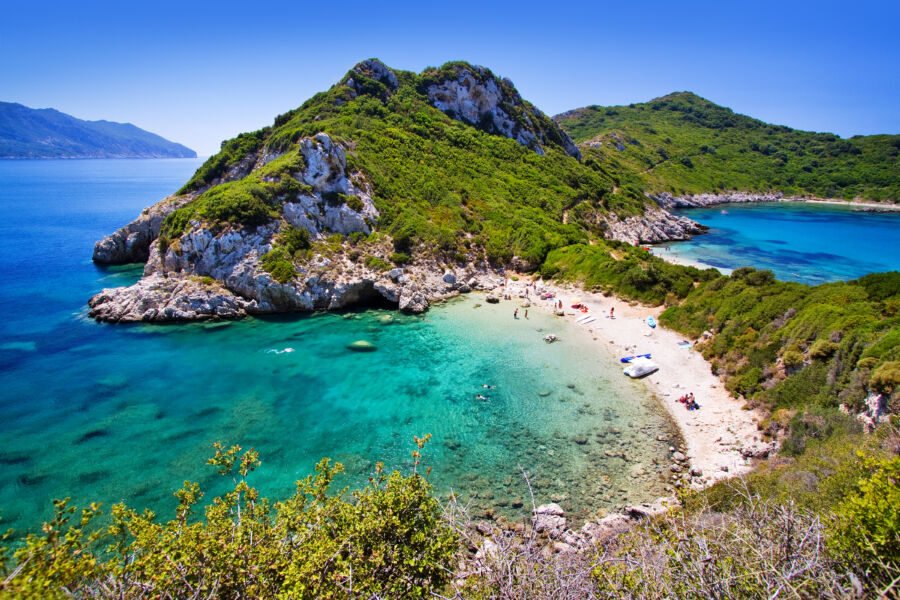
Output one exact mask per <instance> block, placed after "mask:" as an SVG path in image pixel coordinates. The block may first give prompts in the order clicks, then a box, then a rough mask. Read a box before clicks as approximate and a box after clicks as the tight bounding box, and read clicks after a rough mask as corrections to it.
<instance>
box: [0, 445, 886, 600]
mask: <svg viewBox="0 0 900 600" xmlns="http://www.w3.org/2000/svg"><path fill="white" fill-rule="evenodd" d="M427 439H428V436H426V437H425V438H416V440H415V441H416V443H417V446H418V448H417V449H416V450H415V451H414V452H413V461H412V472H411V473H409V474H408V475H402V474H400V473H399V472H396V471H395V472H393V473H391V474H387V473H385V472H384V470H383V468H382V466H381V465H380V464H379V465H377V467H376V469H375V472H374V473H373V476H372V477H371V478H370V481H369V484H368V485H366V486H365V487H364V488H363V489H361V490H358V491H354V492H352V493H348V491H347V490H346V489H344V490H337V491H335V490H334V481H335V478H336V477H338V476H339V475H340V473H341V471H342V467H341V465H339V464H334V465H332V464H331V463H330V461H328V459H323V460H322V461H321V462H320V463H319V465H318V466H317V467H316V473H315V475H311V476H308V477H306V478H305V479H303V480H302V481H298V482H297V491H296V493H295V494H294V495H292V496H291V497H289V498H287V499H284V500H282V501H278V502H272V501H269V500H267V499H265V498H263V497H261V495H260V492H259V490H257V489H256V488H254V487H252V486H251V485H250V483H249V482H248V477H249V476H250V474H251V473H252V472H253V470H254V469H255V468H256V467H257V466H258V465H259V463H260V461H259V455H258V453H257V452H256V451H254V450H253V449H251V450H249V451H246V452H242V449H241V448H240V447H239V446H233V447H231V448H227V449H226V448H223V447H222V446H221V445H219V444H216V445H215V456H214V457H213V458H211V459H210V460H209V461H208V464H209V465H211V466H212V467H214V468H215V469H216V470H217V471H218V473H219V474H220V475H222V476H224V477H226V478H229V479H230V480H231V481H232V484H233V487H232V489H231V491H229V492H228V493H226V494H224V495H222V496H219V497H217V498H215V499H214V500H213V502H212V503H209V504H207V505H206V506H205V508H204V509H203V510H202V513H201V511H200V510H199V506H200V502H201V500H202V498H203V493H202V491H201V490H200V487H199V485H198V484H196V483H192V482H185V484H184V486H183V487H182V488H181V489H179V490H178V491H177V492H175V497H176V498H177V499H178V502H179V503H178V507H177V508H176V510H175V514H174V515H173V517H172V519H171V520H169V521H167V522H160V521H159V520H158V519H157V517H156V515H154V514H153V513H152V512H149V511H144V512H138V511H136V510H134V509H130V508H127V507H126V506H124V505H116V506H114V507H113V509H112V512H111V515H110V519H109V521H110V524H109V525H108V526H105V527H104V526H100V525H98V524H97V523H98V517H99V515H100V507H99V506H98V505H96V504H94V505H91V506H90V507H88V508H86V509H84V510H82V511H81V512H80V513H79V512H78V511H77V510H76V508H75V507H71V506H69V505H68V501H67V500H60V501H57V502H56V503H55V506H56V514H55V516H54V518H53V519H52V520H50V521H49V522H47V523H45V524H44V527H43V532H42V533H40V534H31V535H28V536H26V537H25V538H22V539H20V540H18V541H17V542H15V544H14V546H13V547H12V548H8V547H4V548H2V549H0V578H2V579H0V596H2V597H9V598H69V597H77V598H103V599H113V598H118V599H136V598H165V599H170V598H171V599H175V598H273V599H274V598H310V599H312V598H348V597H350V598H352V597H366V598H375V597H378V598H384V597H390V598H455V599H458V600H469V599H471V600H478V599H484V598H494V599H508V600H514V599H516V600H517V599H519V598H536V599H547V600H551V599H553V600H556V599H573V600H574V599H576V598H578V599H581V598H610V599H612V598H657V597H659V598H662V597H666V598H676V599H677V598H685V599H687V598H736V599H743V598H747V599H750V598H772V597H776V596H777V597H784V598H796V599H800V598H813V597H815V598H851V597H857V598H859V597H867V596H868V597H871V596H874V595H875V594H879V593H880V594H883V595H884V596H885V597H887V596H888V595H889V594H891V593H892V590H893V591H896V587H895V586H896V585H897V582H898V581H900V579H898V577H900V537H898V531H900V529H898V519H900V508H898V507H900V491H898V490H900V488H898V484H897V479H898V477H900V458H898V457H897V455H896V451H897V444H898V439H900V438H898V437H897V435H896V432H894V431H892V430H889V429H884V428H883V429H881V430H880V431H879V433H878V435H876V436H874V437H871V438H869V440H868V441H867V443H866V444H864V446H865V447H866V449H867V450H869V451H870V454H869V455H868V456H867V458H860V459H858V460H856V461H846V460H845V461H844V462H842V463H838V464H837V465H836V466H835V465H832V468H831V470H830V471H829V472H828V474H827V475H824V476H823V477H822V479H821V480H819V481H818V482H817V484H816V485H815V486H814V487H815V488H816V489H815V490H812V489H810V490H806V491H804V490H802V489H801V490H799V491H798V493H797V494H795V495H793V496H790V497H789V498H787V499H782V498H781V497H780V496H779V495H778V494H777V493H770V494H769V495H768V496H766V497H764V496H761V495H760V494H759V492H758V491H755V488H760V487H764V486H762V485H761V484H764V483H765V482H766V481H767V480H768V481H769V482H771V481H773V480H774V481H776V482H777V483H778V484H779V485H781V489H782V490H784V489H787V488H786V485H785V484H784V479H785V477H784V476H783V471H784V469H782V470H781V472H779V471H778V469H779V468H778V467H774V468H773V470H770V471H765V470H764V471H761V472H760V473H758V474H755V475H753V476H752V477H753V479H752V480H751V481H750V482H749V483H747V482H738V483H737V484H734V483H723V484H720V485H719V486H717V487H715V488H712V490H710V491H708V492H705V493H702V494H693V495H688V496H685V497H683V501H684V506H683V508H679V509H674V510H672V511H671V512H670V513H668V514H665V515H662V516H660V517H653V518H650V519H648V520H647V521H645V522H643V523H642V524H641V525H640V526H637V527H635V528H633V529H631V530H630V531H626V532H624V533H622V534H620V535H618V536H615V535H608V536H607V537H605V538H603V539H602V540H598V543H596V544H594V545H592V546H589V547H587V548H584V549H582V550H581V551H579V552H576V553H571V552H567V551H566V552H560V553H554V552H552V551H550V549H551V548H552V540H548V539H547V538H546V537H544V536H543V535H539V534H537V533H536V532H535V530H534V529H533V528H531V527H528V526H526V527H525V529H524V530H518V531H516V530H513V529H503V530H501V529H498V528H496V527H495V528H493V529H492V530H491V531H490V532H489V533H488V532H487V531H486V530H485V529H484V528H483V527H473V524H472V523H471V522H470V521H469V518H468V515H467V513H466V511H465V507H464V506H463V505H462V504H460V503H458V502H457V501H456V499H455V498H452V499H451V500H450V501H449V503H448V504H447V505H445V506H440V505H439V504H438V502H437V500H436V499H435V498H434V496H433V495H432V491H431V487H430V485H429V484H428V481H427V479H426V477H425V476H423V475H422V474H420V473H419V472H418V469H419V466H420V460H421V453H420V450H421V449H422V447H423V446H424V444H425V443H426V441H427ZM891 445H893V446H894V448H893V450H892V451H891V450H888V447H889V446H891ZM876 449H877V451H876ZM892 452H893V453H892ZM851 463H852V464H851ZM803 464H804V463H798V465H803ZM773 472H774V473H775V475H774V476H773ZM789 472H792V473H794V474H797V473H799V472H801V471H800V469H798V468H796V467H794V468H792V469H790V470H789ZM819 490H825V496H826V497H828V498H830V500H829V501H826V502H825V503H824V504H827V506H828V509H823V508H822V505H823V503H822V501H821V500H815V501H811V499H812V498H814V497H815V496H816V495H818V491H819ZM485 536H489V538H490V539H489V540H486V537H485ZM9 541H10V538H9V534H7V536H6V537H5V538H4V542H5V543H9ZM476 550H478V552H477V553H476Z"/></svg>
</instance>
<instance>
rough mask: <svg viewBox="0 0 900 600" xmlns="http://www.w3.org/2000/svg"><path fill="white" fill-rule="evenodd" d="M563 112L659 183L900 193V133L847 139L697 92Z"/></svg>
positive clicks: (848, 195) (582, 138)
mask: <svg viewBox="0 0 900 600" xmlns="http://www.w3.org/2000/svg"><path fill="white" fill-rule="evenodd" d="M554 119H555V120H556V122H557V123H559V124H560V126H561V127H562V128H563V129H564V130H565V131H566V132H567V133H569V135H571V136H572V138H573V139H574V140H575V141H576V142H578V143H579V144H580V145H581V147H582V148H585V156H586V157H592V158H594V159H595V160H598V161H601V160H602V161H605V162H608V163H610V164H612V165H615V166H616V168H619V169H625V170H629V171H631V172H634V173H637V174H639V177H640V178H641V180H642V181H643V182H644V183H645V184H646V186H647V189H648V191H651V192H662V191H669V192H672V193H673V194H676V195H679V194H686V193H701V192H717V191H727V190H740V191H760V192H762V191H779V192H784V193H785V194H788V195H813V196H818V197H825V198H844V199H847V200H852V199H854V198H861V199H865V200H891V201H895V202H896V201H898V200H900V135H869V136H854V137H852V138H850V139H842V138H840V137H838V136H836V135H834V134H831V133H813V132H809V131H800V130H797V129H791V128H790V127H784V126H780V125H770V124H768V123H764V122H762V121H759V120H757V119H753V118H750V117H747V116H744V115H739V114H736V113H734V112H733V111H731V110H730V109H728V108H725V107H722V106H718V105H716V104H714V103H712V102H710V101H709V100H705V99H703V98H701V97H699V96H697V95H695V94H692V93H690V92H677V93H674V94H669V95H667V96H663V97H661V98H657V99H655V100H651V101H650V102H645V103H640V104H630V105H628V106H607V107H603V106H589V107H586V108H579V109H576V110H572V111H569V112H566V113H563V114H561V115H557V116H556V117H554Z"/></svg>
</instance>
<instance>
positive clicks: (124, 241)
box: [91, 195, 194, 265]
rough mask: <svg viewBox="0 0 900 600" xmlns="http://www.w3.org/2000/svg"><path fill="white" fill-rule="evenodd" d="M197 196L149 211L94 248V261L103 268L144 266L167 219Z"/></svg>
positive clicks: (176, 198)
mask: <svg viewBox="0 0 900 600" xmlns="http://www.w3.org/2000/svg"><path fill="white" fill-rule="evenodd" d="M193 198H194V196H190V195H186V196H170V197H168V198H166V199H165V200H162V201H161V202H157V203H156V204H154V205H153V206H151V207H150V208H145V209H144V211H143V212H142V213H141V215H140V216H139V217H138V218H137V219H135V220H134V221H132V222H131V223H129V224H128V225H126V226H125V227H122V228H120V229H118V230H116V231H115V232H114V233H111V234H110V235H108V236H106V237H104V238H103V239H102V240H100V241H98V242H97V243H95V244H94V252H93V255H92V256H91V258H92V259H93V261H94V262H95V263H98V264H101V265H122V264H126V263H136V262H144V261H146V260H147V259H148V258H149V257H150V242H152V241H153V240H155V239H156V238H157V236H159V229H160V227H162V223H163V221H164V220H165V219H166V217H167V216H168V215H169V213H171V212H172V211H174V210H175V209H177V208H180V207H182V206H184V205H185V204H187V203H188V202H190V201H191V200H192V199H193Z"/></svg>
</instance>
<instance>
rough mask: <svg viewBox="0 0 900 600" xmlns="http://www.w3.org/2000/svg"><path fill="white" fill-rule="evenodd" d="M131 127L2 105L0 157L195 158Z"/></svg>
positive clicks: (55, 112)
mask: <svg viewBox="0 0 900 600" xmlns="http://www.w3.org/2000/svg"><path fill="white" fill-rule="evenodd" d="M196 156H197V153H196V152H194V151H193V150H191V149H190V148H186V147H185V146H182V145H181V144H176V143H175V142H170V141H169V140H167V139H164V138H162V137H160V136H158V135H156V134H155V133H150V132H149V131H144V130H143V129H141V128H139V127H135V126H134V125H132V124H131V123H114V122H112V121H84V120H82V119H77V118H75V117H72V116H70V115H67V114H65V113H61V112H59V111H58V110H54V109H52V108H41V109H34V108H28V107H27V106H23V105H21V104H16V103H12V102H0V158H196Z"/></svg>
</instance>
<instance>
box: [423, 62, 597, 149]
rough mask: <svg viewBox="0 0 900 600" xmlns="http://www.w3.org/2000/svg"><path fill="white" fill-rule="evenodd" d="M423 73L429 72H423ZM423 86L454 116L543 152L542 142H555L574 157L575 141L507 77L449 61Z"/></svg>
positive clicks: (439, 106)
mask: <svg viewBox="0 0 900 600" xmlns="http://www.w3.org/2000/svg"><path fill="white" fill-rule="evenodd" d="M426 76H428V74H427V73H426ZM431 78H432V79H430V80H429V81H433V83H429V85H427V86H426V87H425V89H426V93H427V94H428V98H429V99H430V100H431V103H432V105H433V106H434V107H435V108H437V109H439V110H442V111H444V112H445V113H447V114H448V115H450V116H451V117H453V118H454V119H459V120H462V121H464V122H466V123H469V124H470V125H475V126H477V127H479V128H480V129H483V130H484V131H487V132H488V133H492V134H495V135H502V136H505V137H508V138H512V139H514V140H516V141H517V142H519V143H520V144H522V145H523V146H526V147H528V148H531V149H532V150H534V151H535V152H537V153H538V154H543V153H544V149H543V145H545V144H555V145H557V146H560V147H561V148H562V149H563V150H564V151H565V152H566V153H567V154H569V155H570V156H573V157H575V158H577V159H580V158H581V152H580V151H579V150H578V147H577V146H576V145H575V142H573V141H572V139H571V138H570V137H569V136H568V134H566V133H565V132H564V131H562V129H560V128H559V126H558V125H557V124H556V123H555V122H553V120H551V119H550V118H549V117H547V116H546V115H544V113H542V112H541V111H540V110H538V109H537V108H535V107H534V106H533V105H531V104H530V103H528V102H526V101H524V100H523V99H522V97H521V96H520V95H519V92H518V91H517V90H516V88H515V86H514V85H513V83H512V82H511V81H510V80H509V79H499V78H497V77H496V76H495V75H494V74H493V73H491V71H490V70H488V69H486V68H484V67H481V66H478V65H469V64H466V63H451V64H450V65H445V66H444V67H443V68H442V69H441V70H439V71H435V73H434V74H433V75H431Z"/></svg>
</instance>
